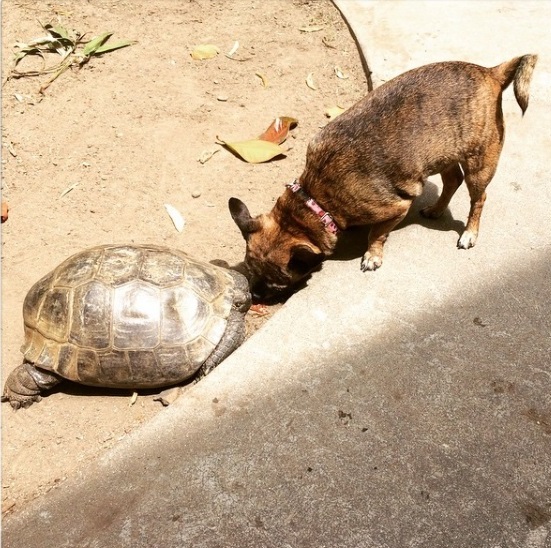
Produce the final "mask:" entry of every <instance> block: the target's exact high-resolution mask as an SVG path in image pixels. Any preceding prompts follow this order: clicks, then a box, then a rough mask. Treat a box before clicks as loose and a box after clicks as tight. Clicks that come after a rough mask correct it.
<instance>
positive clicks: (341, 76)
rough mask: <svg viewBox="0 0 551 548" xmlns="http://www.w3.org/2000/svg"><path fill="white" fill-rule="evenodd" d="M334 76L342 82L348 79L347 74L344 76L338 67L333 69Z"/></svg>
mask: <svg viewBox="0 0 551 548" xmlns="http://www.w3.org/2000/svg"><path fill="white" fill-rule="evenodd" d="M335 74H336V75H337V78H341V79H342V80H346V79H347V78H348V74H344V72H343V71H342V70H341V69H340V67H335Z"/></svg>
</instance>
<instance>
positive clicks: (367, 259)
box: [361, 253, 383, 272]
mask: <svg viewBox="0 0 551 548" xmlns="http://www.w3.org/2000/svg"><path fill="white" fill-rule="evenodd" d="M382 264H383V258H382V257H379V256H377V255H369V254H368V253H366V254H365V255H364V256H363V257H362V263H361V269H362V272H367V271H371V270H377V269H378V268H379V267H380V266H381V265H382Z"/></svg>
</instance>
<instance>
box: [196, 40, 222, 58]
mask: <svg viewBox="0 0 551 548" xmlns="http://www.w3.org/2000/svg"><path fill="white" fill-rule="evenodd" d="M219 53H220V50H219V49H218V47H216V46H215V45H213V44H202V45H200V46H195V47H194V48H193V51H192V52H191V57H192V58H193V59H195V60H197V61H202V60H203V59H212V58H213V57H216V56H217V55H218V54H219Z"/></svg>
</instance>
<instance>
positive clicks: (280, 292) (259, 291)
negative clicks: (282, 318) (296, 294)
mask: <svg viewBox="0 0 551 548" xmlns="http://www.w3.org/2000/svg"><path fill="white" fill-rule="evenodd" d="M293 289H294V288H293V287H291V286H285V287H270V285H269V284H266V283H264V282H262V281H259V282H254V283H252V284H251V295H252V299H253V303H254V304H267V305H274V304H282V303H284V302H285V301H286V300H287V299H288V298H289V297H290V296H291V295H292V293H293Z"/></svg>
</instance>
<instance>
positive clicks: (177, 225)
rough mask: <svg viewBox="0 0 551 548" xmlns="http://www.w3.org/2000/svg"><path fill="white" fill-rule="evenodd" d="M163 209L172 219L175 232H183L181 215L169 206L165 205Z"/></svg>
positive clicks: (183, 223) (183, 222)
mask: <svg viewBox="0 0 551 548" xmlns="http://www.w3.org/2000/svg"><path fill="white" fill-rule="evenodd" d="M165 208H166V211H167V213H168V214H169V216H170V218H171V219H172V222H173V223H174V226H175V228H176V230H177V231H178V232H182V230H184V225H185V224H186V222H185V221H184V218H183V217H182V214H181V213H180V212H179V211H178V210H177V209H176V208H175V207H174V206H171V205H170V204H165Z"/></svg>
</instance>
